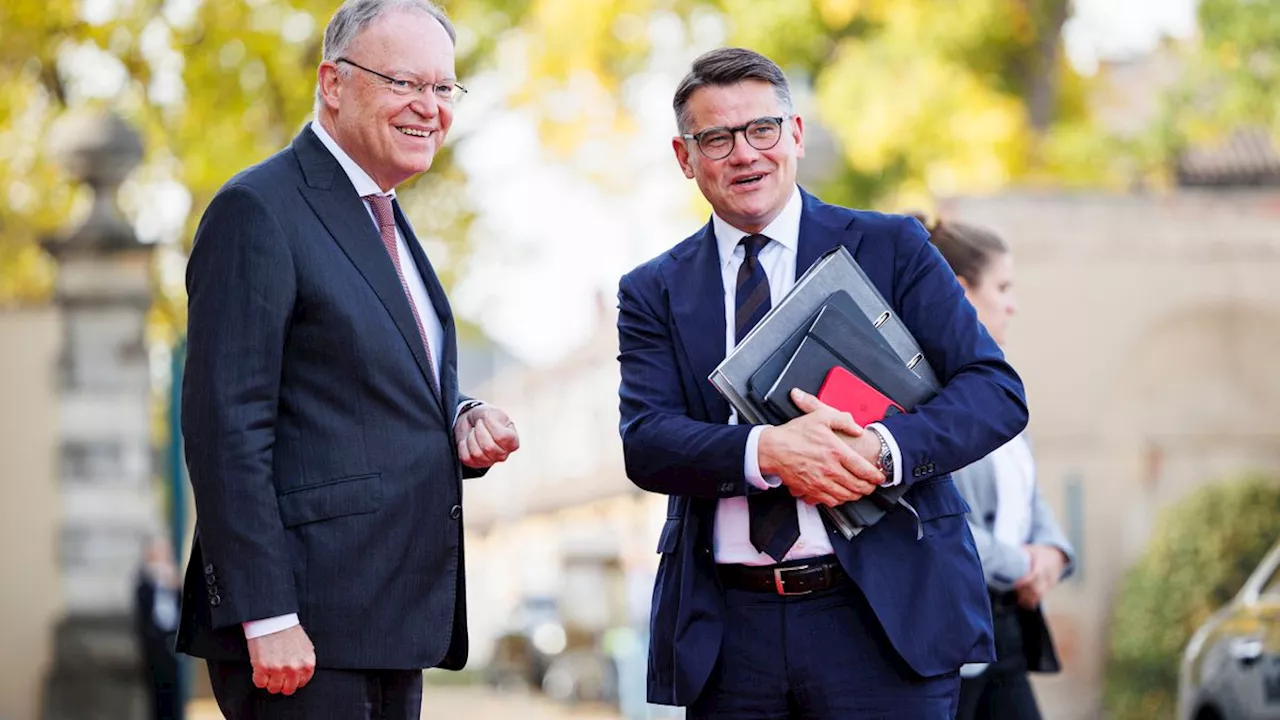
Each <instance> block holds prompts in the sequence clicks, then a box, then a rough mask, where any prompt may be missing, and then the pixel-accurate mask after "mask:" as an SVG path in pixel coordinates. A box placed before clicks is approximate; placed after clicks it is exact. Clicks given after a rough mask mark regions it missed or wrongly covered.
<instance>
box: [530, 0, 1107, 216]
mask: <svg viewBox="0 0 1280 720" xmlns="http://www.w3.org/2000/svg"><path fill="white" fill-rule="evenodd" d="M1069 10H1070V2H1069V0H967V1H966V2H955V3H938V2H934V1H933V0H795V1H793V2H786V3H781V2H776V1H775V0H609V1H607V2H599V3H593V4H591V5H590V6H589V7H588V6H584V5H583V4H581V3H576V2H574V0H534V11H533V13H532V15H533V16H534V17H541V18H543V20H544V22H542V23H540V24H539V26H538V27H539V28H541V29H542V30H541V31H540V36H539V37H540V38H541V40H542V41H541V42H539V43H533V44H531V45H530V48H529V49H530V54H531V58H532V59H531V65H533V66H535V67H537V68H538V69H539V71H540V74H541V76H542V77H543V78H544V81H543V82H544V83H547V82H551V81H553V80H556V79H558V80H560V81H561V82H564V83H576V84H578V85H581V84H582V83H583V76H584V74H586V75H588V76H589V78H590V82H593V83H595V84H596V85H597V86H598V87H599V88H601V92H604V93H607V92H609V91H611V90H613V89H616V88H617V87H619V86H620V84H621V82H620V81H621V79H623V78H625V77H626V75H627V74H628V73H629V72H631V71H633V70H634V69H636V68H638V67H642V66H643V64H644V57H645V56H646V54H647V53H650V52H653V51H654V48H655V46H656V43H655V42H654V41H653V37H652V34H651V33H650V34H649V35H646V34H645V32H644V30H645V28H646V23H651V22H652V20H653V19H654V18H658V17H662V16H666V15H670V14H672V13H676V14H678V15H679V16H680V17H681V18H682V19H683V21H684V27H685V31H686V34H687V35H689V36H690V37H694V38H695V42H696V39H697V35H698V26H699V25H700V24H705V22H706V19H707V16H708V14H714V15H716V16H719V17H720V18H721V19H722V22H724V23H725V24H726V26H727V41H728V42H729V43H732V44H737V45H742V46H745V47H750V48H753V49H756V50H759V51H760V52H762V53H764V54H766V55H768V56H770V57H771V58H773V59H774V60H776V61H777V62H778V63H779V64H780V65H782V66H783V68H784V69H786V70H787V71H788V72H789V74H790V75H791V77H792V79H793V81H794V82H795V83H796V84H798V85H802V86H810V87H812V88H813V90H814V93H815V95H816V96H815V98H814V103H813V107H812V108H811V110H816V113H815V114H813V115H811V116H810V117H809V118H808V119H809V120H810V127H813V125H814V123H813V121H814V120H817V121H819V122H820V123H821V124H822V126H823V127H824V128H825V129H826V131H827V132H829V133H831V135H832V136H834V139H835V140H836V141H837V145H838V146H839V147H840V148H841V149H840V152H841V155H840V157H838V158H835V160H836V162H835V163H834V165H835V170H834V172H832V173H831V174H830V178H829V179H828V180H827V182H825V183H824V185H825V186H824V187H819V188H816V189H818V190H820V191H821V192H822V193H823V194H824V195H825V196H826V197H828V198H829V199H831V200H834V201H838V202H844V203H847V204H852V205H860V206H867V205H873V204H879V205H883V204H886V203H888V204H890V206H893V205H894V204H902V203H910V204H920V203H921V202H924V203H928V202H929V199H930V197H931V196H932V195H934V194H949V193H957V192H981V191H988V190H994V189H996V188H999V187H1002V186H1004V185H1007V184H1009V183H1010V182H1014V181H1026V182H1044V181H1052V180H1056V179H1060V178H1065V179H1066V180H1068V181H1070V182H1073V183H1096V182H1102V181H1105V180H1106V175H1105V163H1099V162H1098V160H1097V157H1096V156H1095V155H1094V154H1093V153H1092V152H1091V151H1092V150H1094V149H1096V147H1097V144H1098V142H1099V140H1100V139H1099V138H1098V137H1097V135H1096V133H1092V132H1091V131H1090V129H1089V127H1088V123H1087V120H1086V114H1085V107H1084V84H1083V81H1082V80H1081V79H1080V77H1079V76H1078V75H1076V74H1075V73H1074V72H1072V71H1071V70H1070V68H1069V67H1068V66H1067V65H1066V63H1065V61H1064V58H1063V54H1062V53H1061V52H1060V47H1061V29H1062V25H1063V23H1064V22H1065V20H1066V18H1067V16H1068V13H1069ZM553 21H554V22H553ZM615 112H616V113H617V114H616V115H615V116H613V117H596V118H593V119H592V120H591V122H590V123H587V122H586V121H585V119H584V118H582V117H581V116H569V117H566V118H564V119H563V122H561V123H560V130H561V131H562V134H563V137H564V138H565V142H564V144H565V145H566V146H568V145H571V142H570V141H569V138H577V137H580V136H581V133H582V132H584V130H585V131H589V130H588V129H587V128H586V126H587V125H588V124H590V125H592V126H594V127H599V125H600V124H601V123H602V122H612V123H613V124H614V127H615V128H623V129H625V127H626V121H625V118H622V117H619V115H621V114H622V109H621V107H616V108H615ZM551 125H553V127H552V129H551V130H550V136H552V137H556V136H557V131H556V128H555V127H554V126H555V125H556V123H555V122H552V123H551ZM808 162H810V163H812V162H814V159H812V158H810V159H809V160H808ZM822 162H823V163H824V164H830V163H829V160H828V159H824V160H823V161H822Z"/></svg>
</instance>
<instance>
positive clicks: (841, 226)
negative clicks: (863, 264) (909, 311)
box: [796, 190, 862, 280]
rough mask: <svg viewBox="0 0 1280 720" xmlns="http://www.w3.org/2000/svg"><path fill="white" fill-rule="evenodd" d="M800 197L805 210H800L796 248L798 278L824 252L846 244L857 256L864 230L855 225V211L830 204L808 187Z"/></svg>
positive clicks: (802, 191) (851, 252) (850, 252)
mask: <svg viewBox="0 0 1280 720" xmlns="http://www.w3.org/2000/svg"><path fill="white" fill-rule="evenodd" d="M800 196H801V200H802V202H803V203H804V210H803V211H802V212H801V213H800V246H799V248H797V250H796V279H797V280H799V279H800V276H802V275H804V273H805V271H806V270H808V269H809V267H810V266H812V265H813V263H814V262H816V261H817V260H818V258H820V257H822V255H823V253H826V252H827V251H829V250H832V249H834V248H835V247H837V246H839V245H844V246H845V247H846V248H847V249H848V250H849V254H850V255H853V254H854V253H855V252H857V249H858V245H859V244H860V243H861V242H862V232H861V231H860V230H857V229H855V228H854V227H853V214H852V213H850V212H848V211H846V210H843V209H842V208H838V207H835V206H834V205H828V204H826V203H824V202H822V201H821V200H819V199H818V198H816V197H814V196H812V195H810V194H809V193H807V192H805V191H804V190H801V191H800Z"/></svg>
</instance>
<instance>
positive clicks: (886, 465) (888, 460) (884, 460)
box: [867, 428, 893, 480]
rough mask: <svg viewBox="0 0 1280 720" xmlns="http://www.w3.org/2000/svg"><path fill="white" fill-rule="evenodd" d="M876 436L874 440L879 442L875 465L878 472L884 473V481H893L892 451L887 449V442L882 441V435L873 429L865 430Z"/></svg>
mask: <svg viewBox="0 0 1280 720" xmlns="http://www.w3.org/2000/svg"><path fill="white" fill-rule="evenodd" d="M867 429H868V430H870V431H871V432H873V433H875V434H876V439H878V440H879V441H880V456H879V457H878V458H876V465H878V466H879V467H880V472H882V473H884V477H885V479H886V480H891V479H893V451H891V450H890V449H889V441H888V440H885V439H884V435H882V434H880V432H879V431H878V430H876V429H875V428H867Z"/></svg>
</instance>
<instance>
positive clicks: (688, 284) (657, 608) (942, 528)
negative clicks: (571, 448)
mask: <svg viewBox="0 0 1280 720" xmlns="http://www.w3.org/2000/svg"><path fill="white" fill-rule="evenodd" d="M803 202H804V209H803V211H802V215H801V221H800V243H799V248H798V252H799V254H798V257H797V263H796V275H797V277H798V276H799V275H801V274H803V272H804V271H805V270H806V269H807V268H808V267H809V266H810V265H811V264H812V263H813V261H814V260H815V259H817V258H818V256H819V255H821V254H822V253H823V252H825V251H827V250H830V249H832V248H834V247H836V246H837V245H843V246H844V247H846V248H848V250H849V251H850V253H852V254H853V256H854V258H855V259H856V260H857V261H858V263H859V264H860V265H861V266H862V268H863V269H864V270H865V271H866V273H867V274H868V276H870V278H871V280H872V282H874V283H875V285H876V287H877V288H878V289H879V291H880V292H881V293H882V294H883V295H884V297H885V298H886V299H887V300H888V301H889V302H890V303H891V305H892V306H893V308H894V310H895V311H896V312H897V313H898V314H899V316H900V317H901V318H902V319H903V321H904V322H905V324H906V326H907V327H908V328H909V329H910V330H911V332H912V333H913V334H914V335H915V337H916V339H917V340H918V341H919V343H920V346H921V348H922V349H923V351H924V352H925V354H926V356H927V357H928V359H929V362H930V363H931V364H932V365H933V367H934V368H935V369H936V370H937V372H938V375H939V377H940V379H941V380H942V381H943V382H944V383H945V387H944V388H943V389H942V391H941V392H940V393H939V394H938V395H937V397H935V398H934V399H932V400H931V401H929V402H928V403H926V404H925V405H923V406H921V407H919V408H917V409H916V410H915V411H913V412H911V413H909V414H905V415H899V416H894V417H890V418H887V419H885V420H884V425H885V426H886V427H887V428H888V429H889V431H890V432H891V433H893V436H894V438H895V440H896V441H897V444H898V447H899V449H900V451H901V454H900V455H899V456H898V458H897V461H898V462H899V463H900V465H901V467H902V470H903V473H902V474H903V481H904V482H906V483H908V484H909V485H911V489H910V491H909V492H908V493H907V496H906V497H907V500H908V501H909V502H911V503H912V504H913V505H914V506H915V508H916V509H917V511H918V512H919V514H920V519H921V520H922V521H923V524H924V538H923V539H921V540H919V541H917V539H916V521H915V518H913V517H911V515H910V513H907V512H905V511H902V512H899V511H894V512H891V513H889V515H887V516H886V517H885V518H884V519H883V520H881V521H880V522H879V523H878V524H877V525H875V526H873V527H872V528H870V529H868V530H867V531H865V532H863V533H862V534H861V535H859V536H858V537H856V538H854V540H853V541H852V542H850V541H846V540H845V539H844V538H843V537H842V536H840V535H839V534H838V533H837V532H836V531H834V530H830V529H829V532H830V533H831V540H832V544H833V546H834V547H835V551H836V555H837V556H838V557H839V559H840V562H841V564H842V566H843V567H844V569H845V570H846V572H847V573H848V574H849V576H850V577H851V578H852V579H853V581H854V582H856V583H857V584H858V586H859V587H860V588H861V590H862V592H863V593H864V594H865V595H866V597H867V599H868V601H869V602H870V604H871V607H872V608H873V609H874V610H875V612H876V615H877V617H878V618H879V619H880V622H881V624H882V625H883V626H884V630H885V632H886V634H887V635H888V637H889V639H890V641H891V642H892V643H893V645H894V647H895V648H896V649H897V651H898V652H899V654H900V655H901V656H902V657H903V659H905V660H906V661H907V663H909V664H910V666H911V667H912V668H913V669H914V670H915V671H916V672H917V673H919V674H920V675H924V676H931V675H938V674H941V673H946V672H952V671H954V670H956V669H957V668H959V667H960V665H961V664H962V663H965V662H969V661H983V660H989V659H991V657H992V655H993V653H994V650H993V647H992V637H991V608H990V604H989V600H988V597H987V593H986V590H985V587H984V583H983V580H982V567H981V564H980V563H979V561H978V553H977V549H976V548H975V547H974V542H973V537H972V535H971V534H970V532H969V527H968V524H967V523H966V522H965V520H964V514H965V513H966V512H968V510H969V508H968V506H967V505H966V504H965V502H964V500H963V499H962V498H961V497H960V494H959V493H958V492H957V491H956V488H955V484H954V483H953V482H952V480H951V478H950V476H949V475H948V473H949V472H950V471H951V470H953V469H955V468H958V467H963V466H964V465H967V464H969V463H971V462H973V461H974V460H976V459H978V458H979V457H982V456H983V455H985V454H987V453H988V452H990V451H991V450H993V449H995V448H996V447H998V446H999V445H1001V444H1002V443H1004V442H1005V441H1007V440H1008V439H1009V438H1011V437H1013V436H1014V435H1016V434H1017V433H1018V432H1019V431H1020V430H1021V429H1022V427H1023V426H1024V425H1025V424H1026V419H1027V415H1026V405H1025V402H1024V400H1023V391H1022V384H1021V381H1020V380H1019V379H1018V377H1017V375H1016V374H1015V373H1014V372H1013V369H1012V368H1010V367H1009V365H1008V364H1007V363H1005V361H1004V358H1003V355H1002V354H1001V352H1000V349H999V348H998V347H997V346H996V344H995V343H994V342H993V341H992V340H991V338H990V337H989V336H988V335H987V334H986V332H985V331H984V330H983V329H982V326H981V325H980V324H979V322H978V320H977V316H976V315H975V314H974V311H973V308H972V307H971V306H970V305H969V304H968V303H967V302H965V300H964V293H963V290H962V289H961V288H960V286H959V284H958V283H957V282H956V280H955V276H954V274H953V273H952V272H951V271H950V270H949V269H948V268H947V265H946V264H945V262H944V261H943V260H942V257H941V255H939V254H938V252H937V251H936V250H935V249H934V248H933V246H932V245H930V244H929V242H928V236H927V233H926V232H925V231H924V228H923V227H921V225H920V224H919V223H918V222H916V221H914V220H912V219H910V218H906V217H903V216H895V215H881V214H878V213H871V212H857V211H853V210H847V209H845V208H840V207H835V206H832V205H827V204H824V203H822V202H821V201H819V200H818V199H817V198H815V197H813V196H812V195H809V194H808V193H804V194H803ZM618 297H619V316H618V335H619V346H620V355H619V361H620V363H621V370H622V383H621V387H620V390H619V394H620V398H621V414H622V420H621V426H620V427H621V434H622V442H623V451H624V455H625V463H626V469H627V475H628V477H630V479H631V480H632V481H633V482H634V483H635V484H636V485H638V486H640V487H641V488H643V489H645V490H649V491H652V492H659V493H664V494H667V495H670V496H671V499H670V502H669V505H668V508H669V510H668V513H667V515H668V518H667V521H666V524H665V525H664V527H663V529H662V533H661V536H660V539H659V541H658V552H660V553H661V554H662V558H661V561H660V564H659V569H658V574H657V579H656V581H655V587H654V605H653V612H652V619H651V637H652V639H651V643H650V656H649V698H650V700H651V701H654V702H659V703H666V704H675V705H688V704H689V703H691V702H692V701H693V700H695V699H696V698H697V697H698V695H699V693H700V692H701V690H702V688H703V686H704V684H705V683H706V680H707V677H708V676H709V675H710V673H711V669H712V667H713V666H714V664H715V661H716V658H717V656H718V655H719V652H720V642H721V636H722V632H723V627H722V621H721V617H722V613H723V600H722V593H721V588H720V586H719V581H718V579H717V576H716V571H715V559H714V557H713V553H712V531H713V523H714V518H715V505H716V501H717V500H718V499H719V498H722V497H732V496H736V495H743V494H745V493H746V492H747V488H748V485H747V482H746V479H745V477H744V475H743V472H744V471H743V452H744V450H745V447H746V442H747V435H748V434H749V432H750V428H749V427H745V426H734V425H726V424H725V423H726V421H727V420H728V417H729V405H728V403H727V402H726V401H725V400H724V399H723V398H722V397H721V396H720V395H719V394H718V393H717V392H716V390H715V388H714V387H713V386H712V384H711V383H710V381H708V380H707V376H708V375H709V374H710V373H711V371H712V369H714V368H715V366H716V365H717V364H718V363H719V362H720V361H721V360H722V359H723V358H724V355H725V345H724V338H725V313H724V300H723V298H724V286H723V284H722V280H721V274H720V268H719V255H718V252H717V250H716V243H715V238H714V233H713V231H712V228H711V224H710V223H708V224H707V225H706V226H705V227H703V228H702V230H700V231H699V232H698V233H696V234H694V235H693V236H691V237H689V238H687V239H686V240H684V241H683V242H681V243H680V244H679V245H677V246H675V247H674V248H672V249H671V250H670V251H668V252H665V253H663V254H662V255H660V256H658V257H657V258H654V259H653V260H651V261H649V262H648V263H645V264H644V265H641V266H640V267H638V268H636V269H635V270H633V271H631V272H630V273H629V274H627V275H626V276H624V277H623V278H622V280H621V282H620V284H619V292H618Z"/></svg>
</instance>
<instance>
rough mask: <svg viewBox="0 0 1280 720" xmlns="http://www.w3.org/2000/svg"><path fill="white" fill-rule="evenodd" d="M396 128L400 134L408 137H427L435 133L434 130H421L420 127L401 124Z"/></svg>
mask: <svg viewBox="0 0 1280 720" xmlns="http://www.w3.org/2000/svg"><path fill="white" fill-rule="evenodd" d="M396 130H399V131H400V134H402V135H408V136H409V137H420V138H429V137H431V136H432V135H434V134H435V131H434V130H423V129H421V128H412V127H403V126H396Z"/></svg>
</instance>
